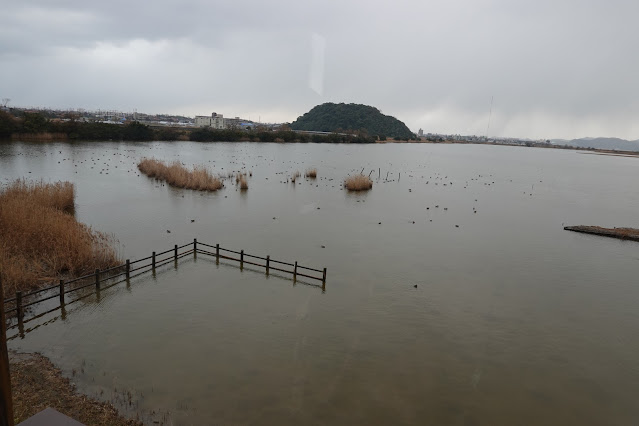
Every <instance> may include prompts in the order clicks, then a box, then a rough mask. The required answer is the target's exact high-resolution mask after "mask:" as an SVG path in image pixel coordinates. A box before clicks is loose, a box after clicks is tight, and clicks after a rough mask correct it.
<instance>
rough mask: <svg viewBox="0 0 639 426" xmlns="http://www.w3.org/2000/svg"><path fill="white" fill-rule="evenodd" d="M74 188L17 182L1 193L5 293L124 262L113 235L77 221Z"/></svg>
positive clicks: (0, 251) (1, 265)
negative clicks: (74, 215)
mask: <svg viewBox="0 0 639 426" xmlns="http://www.w3.org/2000/svg"><path fill="white" fill-rule="evenodd" d="M73 198H74V189H73V185H72V184H71V183H69V182H58V183H54V184H50V183H44V182H42V181H40V182H36V183H29V182H26V181H23V180H18V181H16V182H14V183H13V184H11V185H9V186H8V187H7V188H5V189H4V190H2V191H1V192H0V273H2V285H3V288H4V290H5V294H6V295H8V294H12V293H14V292H15V291H17V290H29V289H34V288H37V287H41V286H42V285H45V284H50V283H51V282H53V281H56V280H57V279H60V278H69V277H74V276H81V275H86V274H89V273H91V272H93V271H95V270H96V269H105V268H109V267H112V266H116V265H118V264H120V263H121V261H120V259H119V258H118V256H117V253H116V251H115V249H114V248H113V243H114V242H115V241H114V239H113V237H111V236H110V235H107V234H104V233H101V232H97V231H94V230H93V229H92V228H91V227H89V226H86V225H84V224H82V223H79V222H78V221H76V219H75V218H74V217H73V215H72V213H73V208H74V201H73Z"/></svg>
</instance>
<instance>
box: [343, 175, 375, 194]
mask: <svg viewBox="0 0 639 426" xmlns="http://www.w3.org/2000/svg"><path fill="white" fill-rule="evenodd" d="M344 187H345V188H346V189H348V190H349V191H368V190H369V189H372V188H373V181H372V180H371V179H370V178H369V177H368V176H364V175H361V174H360V175H355V176H349V177H347V178H346V180H345V181H344Z"/></svg>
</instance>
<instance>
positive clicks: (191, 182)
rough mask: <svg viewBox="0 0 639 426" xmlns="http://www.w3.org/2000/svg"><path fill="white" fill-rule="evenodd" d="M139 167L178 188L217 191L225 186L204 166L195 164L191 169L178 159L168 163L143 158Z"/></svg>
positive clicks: (143, 171) (148, 174)
mask: <svg viewBox="0 0 639 426" xmlns="http://www.w3.org/2000/svg"><path fill="white" fill-rule="evenodd" d="M138 169H139V170H140V171H141V172H142V173H144V174H145V175H147V176H149V177H152V178H156V179H158V180H161V181H164V182H166V183H168V184H169V185H171V186H175V187H177V188H185V189H194V190H196V191H217V190H218V189H221V188H223V187H224V184H223V183H222V181H221V180H220V179H218V178H217V177H215V176H213V175H212V174H211V173H210V172H209V171H208V170H207V169H206V168H205V167H204V166H195V167H193V169H192V170H189V169H187V168H186V167H184V166H183V165H182V164H180V162H178V161H174V162H173V163H170V164H168V165H167V164H165V163H164V162H162V161H159V160H156V159H154V158H143V159H142V160H141V161H140V162H139V163H138Z"/></svg>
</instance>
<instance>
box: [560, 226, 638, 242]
mask: <svg viewBox="0 0 639 426" xmlns="http://www.w3.org/2000/svg"><path fill="white" fill-rule="evenodd" d="M564 229H565V230H566V231H574V232H581V233H584V234H592V235H599V236H602V237H611V238H619V239H621V240H632V241H639V229H635V228H602V227H600V226H585V225H579V226H565V227H564Z"/></svg>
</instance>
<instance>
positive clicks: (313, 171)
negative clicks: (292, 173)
mask: <svg viewBox="0 0 639 426" xmlns="http://www.w3.org/2000/svg"><path fill="white" fill-rule="evenodd" d="M304 176H305V177H307V178H311V179H315V178H316V177H317V169H315V168H313V169H308V170H307V171H306V173H305V174H304Z"/></svg>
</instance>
